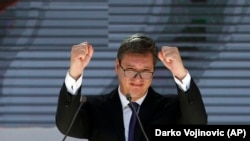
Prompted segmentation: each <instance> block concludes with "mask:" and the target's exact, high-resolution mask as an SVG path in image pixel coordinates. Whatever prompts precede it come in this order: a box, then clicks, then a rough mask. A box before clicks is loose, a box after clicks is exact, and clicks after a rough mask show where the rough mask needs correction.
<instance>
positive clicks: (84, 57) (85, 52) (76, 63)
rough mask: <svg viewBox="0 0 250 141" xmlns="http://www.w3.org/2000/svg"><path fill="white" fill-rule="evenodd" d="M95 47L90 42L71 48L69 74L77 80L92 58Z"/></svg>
mask: <svg viewBox="0 0 250 141" xmlns="http://www.w3.org/2000/svg"><path fill="white" fill-rule="evenodd" d="M93 53H94V49H93V47H92V45H90V44H89V43H88V42H83V43H80V44H78V45H74V46H73V47H72V49H71V58H70V69H69V75H70V76H71V77H73V78H74V79H75V80H77V79H78V78H79V77H80V76H81V74H82V73H83V70H84V69H85V67H86V66H87V65H88V64H89V61H90V59H91V58H92V56H93Z"/></svg>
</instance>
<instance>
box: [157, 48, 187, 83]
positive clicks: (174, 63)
mask: <svg viewBox="0 0 250 141" xmlns="http://www.w3.org/2000/svg"><path fill="white" fill-rule="evenodd" d="M158 58H159V59H160V60H161V61H162V63H163V64H164V65H165V67H166V68H168V69H169V70H170V71H171V73H172V74H173V75H174V76H175V77H177V78H178V79H179V80H182V79H183V78H184V77H185V76H186V74H187V70H186V69H185V67H184V65H183V62H182V59H181V56H180V53H179V50H178V48H177V47H169V46H163V47H162V49H161V51H160V52H159V53H158Z"/></svg>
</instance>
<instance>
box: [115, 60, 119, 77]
mask: <svg viewBox="0 0 250 141" xmlns="http://www.w3.org/2000/svg"><path fill="white" fill-rule="evenodd" d="M119 67H120V66H119V60H118V59H117V58H116V60H115V72H116V74H117V71H118V69H119Z"/></svg>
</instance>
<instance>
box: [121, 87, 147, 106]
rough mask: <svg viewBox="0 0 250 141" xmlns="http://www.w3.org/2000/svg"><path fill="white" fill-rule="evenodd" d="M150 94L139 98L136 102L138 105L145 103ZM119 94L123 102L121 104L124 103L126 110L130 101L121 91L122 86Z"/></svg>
mask: <svg viewBox="0 0 250 141" xmlns="http://www.w3.org/2000/svg"><path fill="white" fill-rule="evenodd" d="M147 93H148V92H146V94H145V95H144V96H143V97H141V98H139V99H138V100H136V101H135V102H136V103H138V104H139V105H141V104H142V102H143V101H144V99H145V97H146V95H147ZM118 94H119V97H120V100H121V103H122V109H124V108H126V107H127V106H128V104H129V101H128V100H127V98H126V96H125V95H123V94H122V92H121V90H120V85H119V87H118Z"/></svg>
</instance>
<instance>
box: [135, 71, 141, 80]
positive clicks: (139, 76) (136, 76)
mask: <svg viewBox="0 0 250 141" xmlns="http://www.w3.org/2000/svg"><path fill="white" fill-rule="evenodd" d="M134 78H139V79H142V77H141V73H140V72H137V73H136V74H135V76H134Z"/></svg>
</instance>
